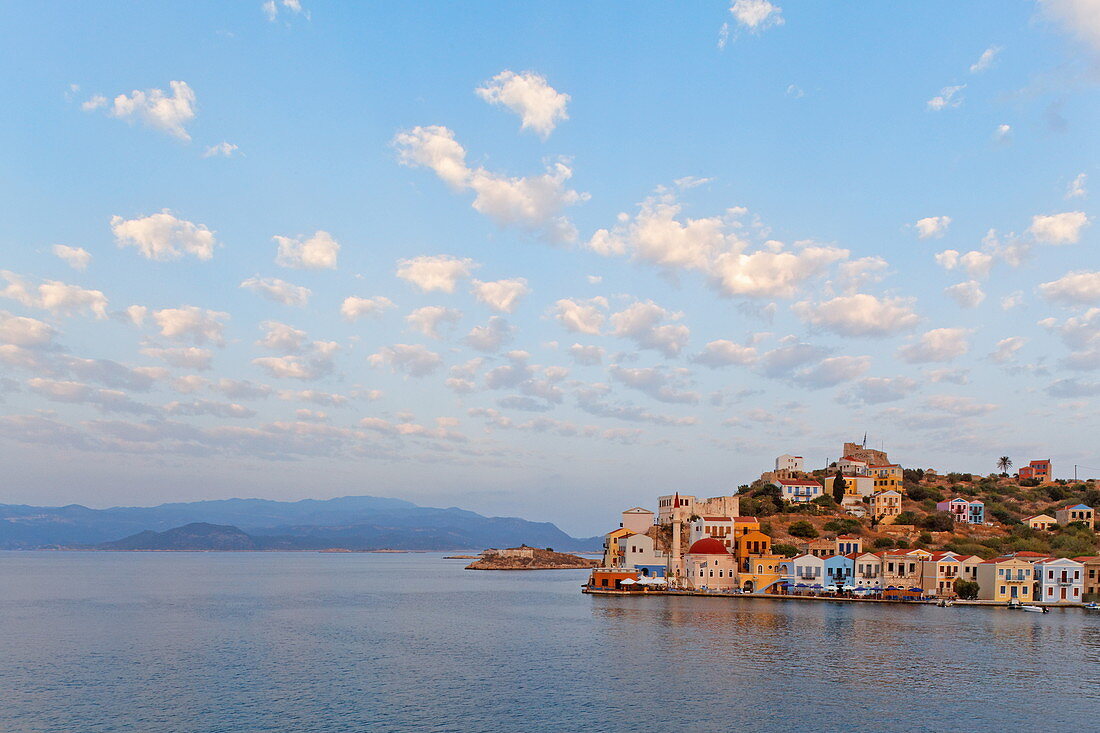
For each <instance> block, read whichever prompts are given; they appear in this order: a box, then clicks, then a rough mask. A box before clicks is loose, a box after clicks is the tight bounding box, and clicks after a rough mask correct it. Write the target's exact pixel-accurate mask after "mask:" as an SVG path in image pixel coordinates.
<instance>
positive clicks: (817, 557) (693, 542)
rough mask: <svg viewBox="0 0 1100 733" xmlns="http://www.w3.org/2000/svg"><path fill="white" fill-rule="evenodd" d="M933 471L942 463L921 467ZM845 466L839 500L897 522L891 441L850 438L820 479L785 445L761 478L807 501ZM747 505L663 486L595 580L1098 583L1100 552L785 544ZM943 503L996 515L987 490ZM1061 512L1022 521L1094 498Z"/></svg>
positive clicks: (1038, 474)
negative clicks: (981, 497)
mask: <svg viewBox="0 0 1100 733" xmlns="http://www.w3.org/2000/svg"><path fill="white" fill-rule="evenodd" d="M924 474H925V475H935V471H934V470H933V469H924ZM837 476H843V481H844V486H843V501H842V503H841V507H840V508H841V509H843V510H845V513H846V514H848V515H849V516H854V517H860V518H864V517H866V518H869V519H870V520H871V521H872V522H873V523H874V525H890V524H891V523H893V522H894V521H895V519H896V518H897V517H898V516H899V514H901V504H902V498H903V495H902V481H903V469H902V467H901V466H900V465H898V464H895V463H891V462H890V461H889V459H888V457H887V454H886V453H885V452H884V451H879V450H873V449H869V448H867V447H866V446H865V445H860V444H858V443H845V444H844V448H843V452H842V458H840V459H839V460H838V461H836V463H835V464H830V466H829V468H828V470H827V471H826V472H825V475H824V477H823V479H822V480H820V481H819V480H815V479H814V478H812V477H810V475H809V474H807V473H806V472H805V470H804V466H803V459H802V457H800V456H792V455H782V456H779V457H778V458H776V460H775V469H774V470H772V471H768V472H765V473H764V474H763V475H762V476H761V482H770V484H771V485H772V486H774V487H775V488H776V489H777V490H778V492H779V493H780V494H781V496H782V498H783V500H785V501H786V502H790V503H791V504H800V503H804V502H812V501H814V499H817V498H818V497H821V496H827V495H832V489H833V482H834V481H836V480H837ZM1019 478H1020V479H1038V480H1039V481H1040V482H1051V480H1052V477H1051V464H1050V461H1049V460H1043V461H1032V462H1031V463H1030V464H1029V465H1027V466H1024V467H1022V468H1021V469H1020V471H1019ZM758 485H759V482H758ZM838 493H839V492H838ZM739 509H740V499H739V497H738V496H737V495H731V496H718V497H713V498H706V499H703V498H698V497H695V496H690V495H686V494H681V493H674V494H671V495H666V496H660V497H658V498H657V512H656V513H654V512H652V511H650V510H649V509H645V508H643V507H633V508H630V509H627V510H626V511H624V512H623V513H622V521H621V523H620V525H619V528H618V529H615V530H613V531H611V532H609V533H608V534H607V535H606V537H605V540H604V556H603V562H602V564H601V567H598V568H595V569H594V570H593V572H592V575H591V577H590V578H589V581H588V584H587V586H586V587H585V590H586V592H593V593H600V592H612V593H639V592H641V593H645V592H654V591H668V592H680V593H683V592H690V593H722V594H754V595H773V596H817V597H832V598H848V599H877V600H896V601H907V600H908V601H916V600H925V601H928V600H933V601H935V600H939V599H942V600H943V601H948V600H950V599H954V598H956V596H957V592H956V586H957V585H958V584H959V583H960V582H962V581H969V582H971V583H977V586H978V591H977V594H976V599H977V600H980V601H987V602H999V603H1008V604H1010V605H1013V604H1020V603H1039V604H1043V605H1046V604H1070V605H1072V604H1081V603H1082V602H1083V601H1085V600H1087V599H1086V596H1088V597H1089V599H1096V598H1097V595H1096V594H1098V593H1100V556H1098V557H1092V556H1089V557H1077V558H1073V559H1071V558H1058V557H1052V556H1050V555H1047V554H1044V553H1038V552H1022V551H1021V552H1013V553H1010V554H1005V555H1002V556H999V557H994V558H990V559H983V558H982V557H979V556H977V555H966V554H956V553H954V552H934V551H929V550H925V549H887V550H879V551H871V548H869V547H865V546H864V540H863V539H862V538H861V537H860V536H857V535H855V534H836V535H835V536H829V537H823V538H818V539H813V540H810V541H806V542H803V543H801V544H800V545H799V546H797V547H796V548H795V547H791V546H790V545H787V546H784V547H783V552H777V551H775V549H776V548H773V545H772V538H771V537H770V536H769V535H768V534H766V533H765V532H764V531H762V530H761V522H760V520H759V519H758V518H757V517H752V516H740V512H739ZM936 509H937V511H940V512H947V513H948V514H950V516H951V517H952V518H953V520H954V521H955V522H956V523H965V524H971V525H983V524H987V523H986V517H985V508H984V506H983V504H982V502H981V501H975V500H970V499H966V498H962V497H956V498H949V499H946V500H945V501H942V502H939V503H937V504H936ZM1055 513H1056V515H1057V516H1048V515H1039V516H1034V517H1028V518H1027V520H1025V523H1026V524H1028V525H1029V526H1030V527H1032V528H1034V529H1046V528H1048V527H1051V526H1055V525H1056V524H1060V525H1067V524H1070V523H1072V522H1083V523H1084V524H1086V525H1087V526H1088V527H1089V528H1090V529H1095V514H1094V512H1093V510H1092V508H1090V507H1087V506H1084V505H1082V504H1077V505H1074V506H1068V507H1065V508H1064V509H1059V510H1058V511H1057V512H1055ZM987 526H989V525H987ZM794 549H797V552H796V553H793V556H791V555H792V550H794ZM972 597H973V596H972ZM1090 605H1091V604H1090Z"/></svg>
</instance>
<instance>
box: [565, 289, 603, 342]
mask: <svg viewBox="0 0 1100 733" xmlns="http://www.w3.org/2000/svg"><path fill="white" fill-rule="evenodd" d="M553 310H554V317H555V318H557V319H558V321H559V322H560V323H561V325H562V326H564V327H565V329H566V330H567V331H572V332H573V333H587V334H590V335H592V336H598V335H599V334H600V328H601V327H602V326H603V322H604V311H605V310H607V299H606V298H603V297H599V296H597V297H595V298H592V299H590V300H581V301H576V300H571V299H569V298H562V299H561V300H559V301H558V302H556V303H555V304H554V308H553Z"/></svg>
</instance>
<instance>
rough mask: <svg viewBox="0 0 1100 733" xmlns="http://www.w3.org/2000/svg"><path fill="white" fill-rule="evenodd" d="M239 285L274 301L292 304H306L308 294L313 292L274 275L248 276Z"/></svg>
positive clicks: (307, 302)
mask: <svg viewBox="0 0 1100 733" xmlns="http://www.w3.org/2000/svg"><path fill="white" fill-rule="evenodd" d="M241 287H242V288H244V289H245V290H251V291H252V292H254V293H258V294H259V295H261V296H263V297H264V298H267V299H268V300H273V301H275V302H276V303H282V304H284V305H293V306H305V305H308V304H309V296H311V295H312V294H313V293H312V291H310V289H309V288H306V287H302V286H301V285H293V284H291V283H288V282H287V281H285V280H280V279H278V278H275V277H263V278H261V277H260V276H259V275H255V276H253V277H250V278H248V279H247V280H245V281H244V282H242V283H241Z"/></svg>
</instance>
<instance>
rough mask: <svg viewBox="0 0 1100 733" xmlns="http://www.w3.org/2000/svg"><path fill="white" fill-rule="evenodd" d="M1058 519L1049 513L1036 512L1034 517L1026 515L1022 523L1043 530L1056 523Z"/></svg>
mask: <svg viewBox="0 0 1100 733" xmlns="http://www.w3.org/2000/svg"><path fill="white" fill-rule="evenodd" d="M1057 521H1058V520H1056V519H1055V518H1054V517H1052V516H1050V515H1049V514H1036V515H1035V516H1034V517H1028V518H1027V519H1025V520H1024V524H1026V525H1027V526H1029V527H1031V528H1032V529H1041V530H1043V531H1044V532H1045V531H1046V530H1049V529H1050V525H1052V524H1056V523H1057Z"/></svg>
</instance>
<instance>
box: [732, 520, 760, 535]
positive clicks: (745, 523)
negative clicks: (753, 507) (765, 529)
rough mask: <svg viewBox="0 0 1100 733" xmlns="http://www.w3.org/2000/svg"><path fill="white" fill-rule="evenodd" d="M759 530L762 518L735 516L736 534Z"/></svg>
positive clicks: (734, 529)
mask: <svg viewBox="0 0 1100 733" xmlns="http://www.w3.org/2000/svg"><path fill="white" fill-rule="evenodd" d="M754 531H755V532H759V531H760V520H759V519H757V518H756V517H734V518H733V533H734V534H735V535H743V534H745V533H746V532H754Z"/></svg>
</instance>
